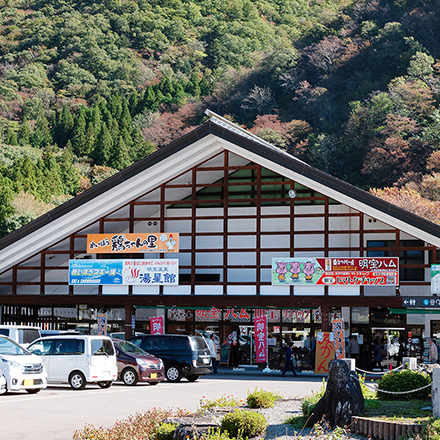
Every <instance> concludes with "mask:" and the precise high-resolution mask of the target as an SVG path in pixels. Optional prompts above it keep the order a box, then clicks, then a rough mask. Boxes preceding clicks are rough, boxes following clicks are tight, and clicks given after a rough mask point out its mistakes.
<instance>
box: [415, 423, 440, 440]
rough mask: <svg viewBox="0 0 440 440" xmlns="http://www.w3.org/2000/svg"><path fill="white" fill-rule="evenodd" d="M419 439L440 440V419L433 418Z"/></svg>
mask: <svg viewBox="0 0 440 440" xmlns="http://www.w3.org/2000/svg"><path fill="white" fill-rule="evenodd" d="M417 438H419V439H420V440H440V419H436V418H431V419H430V420H429V422H428V424H427V425H426V426H425V427H424V428H423V429H422V432H421V433H420V434H419V436H418V437H417Z"/></svg>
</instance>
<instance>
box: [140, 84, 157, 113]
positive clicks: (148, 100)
mask: <svg viewBox="0 0 440 440" xmlns="http://www.w3.org/2000/svg"><path fill="white" fill-rule="evenodd" d="M156 100H157V97H156V93H155V92H154V89H153V87H152V86H151V85H149V86H148V87H147V91H146V93H145V96H144V99H143V100H142V110H144V109H148V110H153V109H154V107H155V105H156Z"/></svg>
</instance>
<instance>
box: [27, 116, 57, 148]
mask: <svg viewBox="0 0 440 440" xmlns="http://www.w3.org/2000/svg"><path fill="white" fill-rule="evenodd" d="M52 143H53V139H52V135H51V134H50V129H49V122H48V121H47V118H46V116H44V113H43V112H40V113H39V114H38V116H37V120H36V122H35V130H34V131H33V133H31V135H30V144H31V145H32V146H33V147H34V148H44V147H48V146H50V145H52Z"/></svg>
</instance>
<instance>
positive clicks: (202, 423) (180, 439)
mask: <svg viewBox="0 0 440 440" xmlns="http://www.w3.org/2000/svg"><path fill="white" fill-rule="evenodd" d="M164 422H166V423H174V424H175V425H176V426H177V428H176V430H175V431H174V435H173V440H188V439H199V438H201V437H202V436H203V435H206V434H208V432H209V430H210V429H211V430H215V429H217V428H218V426H219V423H218V418H217V417H215V416H213V415H205V416H203V415H197V416H193V417H169V418H168V419H166V420H164Z"/></svg>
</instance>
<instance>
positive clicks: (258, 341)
mask: <svg viewBox="0 0 440 440" xmlns="http://www.w3.org/2000/svg"><path fill="white" fill-rule="evenodd" d="M254 334H255V360H256V361H257V363H260V362H267V318H266V316H260V317H259V318H255V327H254Z"/></svg>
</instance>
